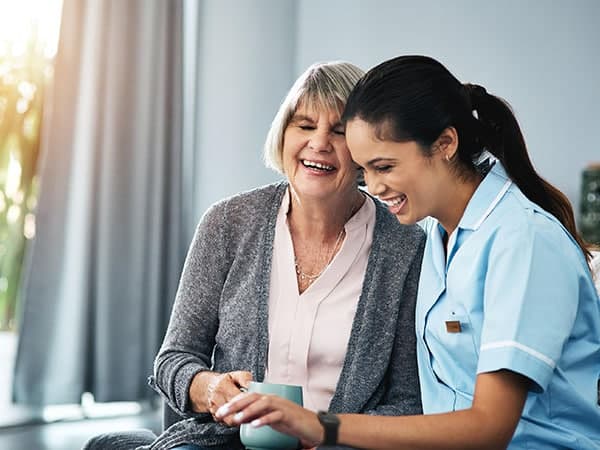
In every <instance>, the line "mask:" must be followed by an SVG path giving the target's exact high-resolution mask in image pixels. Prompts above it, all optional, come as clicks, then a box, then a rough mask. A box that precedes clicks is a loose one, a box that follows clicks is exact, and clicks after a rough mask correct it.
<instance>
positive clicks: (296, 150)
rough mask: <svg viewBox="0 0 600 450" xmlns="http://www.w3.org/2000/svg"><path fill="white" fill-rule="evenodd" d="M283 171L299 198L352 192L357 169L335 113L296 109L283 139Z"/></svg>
mask: <svg viewBox="0 0 600 450" xmlns="http://www.w3.org/2000/svg"><path fill="white" fill-rule="evenodd" d="M283 169H284V172H285V175H286V176H287V178H288V180H289V182H290V184H291V185H292V188H293V189H294V190H295V191H296V193H298V194H300V195H305V196H309V197H315V198H321V199H325V198H326V197H331V196H336V195H348V194H349V193H350V192H353V191H354V189H356V175H357V166H356V165H355V164H354V162H353V161H352V159H351V158H350V152H349V151H348V147H347V146H346V138H345V136H344V127H343V126H342V124H341V123H340V116H339V114H338V113H337V112H336V111H332V110H328V109H324V108H318V107H316V106H310V105H309V106H307V105H304V104H302V103H301V104H300V105H299V106H298V108H297V110H296V112H295V114H294V116H293V117H292V119H291V120H290V123H289V125H288V126H287V128H286V129H285V132H284V136H283Z"/></svg>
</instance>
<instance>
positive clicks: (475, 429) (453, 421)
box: [338, 409, 512, 450]
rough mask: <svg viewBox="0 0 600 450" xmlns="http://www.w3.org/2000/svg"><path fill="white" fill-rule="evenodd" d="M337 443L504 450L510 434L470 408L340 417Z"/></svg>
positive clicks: (397, 449)
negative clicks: (418, 414) (418, 413)
mask: <svg viewBox="0 0 600 450" xmlns="http://www.w3.org/2000/svg"><path fill="white" fill-rule="evenodd" d="M339 417H340V422H341V423H340V428H339V434H338V442H339V443H340V444H341V445H348V446H352V447H358V448H364V449H372V450H375V449H381V450H383V449H391V450H402V449H410V450H425V449H427V450H437V449H440V450H452V449H457V450H460V449H504V448H506V446H507V445H508V442H509V441H510V438H511V436H512V434H510V435H508V436H507V435H506V433H504V435H502V434H501V433H499V431H498V427H497V426H495V422H496V421H497V418H495V417H493V416H486V415H485V414H484V413H483V412H479V411H476V410H473V409H468V410H463V411H456V412H452V413H444V414H432V415H425V416H403V417H381V416H378V417H374V416H364V415H358V414H347V415H340V416H339Z"/></svg>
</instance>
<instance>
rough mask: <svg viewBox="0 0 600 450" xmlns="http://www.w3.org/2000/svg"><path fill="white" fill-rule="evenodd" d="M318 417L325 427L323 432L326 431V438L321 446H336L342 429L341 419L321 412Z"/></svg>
mask: <svg viewBox="0 0 600 450" xmlns="http://www.w3.org/2000/svg"><path fill="white" fill-rule="evenodd" d="M317 417H318V418H319V422H320V423H321V425H322V426H323V430H325V437H324V439H323V443H322V444H321V445H325V446H333V445H336V444H337V440H338V428H339V427H340V419H339V418H338V416H336V415H335V414H331V413H328V412H327V411H319V412H318V413H317Z"/></svg>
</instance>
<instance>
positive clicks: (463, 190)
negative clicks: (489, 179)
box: [436, 177, 481, 236]
mask: <svg viewBox="0 0 600 450" xmlns="http://www.w3.org/2000/svg"><path fill="white" fill-rule="evenodd" d="M480 183H481V177H477V178H476V179H472V180H468V181H464V182H459V183H456V184H455V185H454V186H453V189H448V190H447V191H446V195H445V196H444V198H443V199H442V203H443V204H444V208H443V210H442V211H441V212H440V213H439V214H437V217H436V218H437V219H438V220H439V222H440V224H441V225H442V227H443V228H444V230H446V233H448V236H450V235H451V234H452V233H453V232H454V230H455V229H456V227H458V224H459V222H460V219H462V216H463V214H464V213H465V209H467V205H468V204H469V201H470V200H471V198H472V197H473V194H474V193H475V190H476V189H477V187H478V186H479V184H480Z"/></svg>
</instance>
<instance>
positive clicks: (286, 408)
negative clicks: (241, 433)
mask: <svg viewBox="0 0 600 450" xmlns="http://www.w3.org/2000/svg"><path fill="white" fill-rule="evenodd" d="M216 416H217V418H218V419H221V420H223V421H225V422H226V423H232V424H234V425H236V426H237V425H240V424H242V423H250V424H251V425H252V426H254V427H261V426H264V425H270V426H272V427H273V428H274V429H276V430H278V431H281V432H283V433H286V434H290V435H292V436H296V437H298V438H300V439H301V440H302V442H303V445H304V446H305V447H308V448H310V447H314V446H315V445H318V444H319V443H320V442H321V441H322V433H323V429H322V428H323V427H322V426H321V424H320V423H319V420H318V418H317V415H316V414H315V413H314V412H312V411H309V410H307V409H304V408H302V407H301V406H299V405H297V404H296V403H294V402H291V401H289V400H286V399H283V398H281V397H277V396H275V395H264V394H258V393H244V394H240V395H238V396H237V397H235V398H234V399H232V400H231V401H230V402H228V403H227V404H225V405H223V406H222V407H221V408H219V409H218V410H217V412H216Z"/></svg>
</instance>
